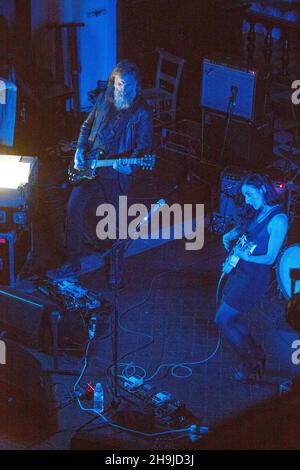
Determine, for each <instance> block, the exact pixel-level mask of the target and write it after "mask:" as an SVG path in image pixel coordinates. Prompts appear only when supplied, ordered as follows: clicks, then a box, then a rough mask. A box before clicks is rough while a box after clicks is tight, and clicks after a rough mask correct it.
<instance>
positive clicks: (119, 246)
mask: <svg viewBox="0 0 300 470" xmlns="http://www.w3.org/2000/svg"><path fill="white" fill-rule="evenodd" d="M165 204H166V201H165V200H164V199H160V200H159V201H157V203H156V204H155V205H154V207H152V209H151V211H150V212H149V213H148V214H147V216H146V217H144V219H143V220H142V222H140V223H139V224H138V226H137V227H136V229H135V231H134V233H131V234H129V238H130V239H129V240H115V242H114V243H113V246H112V248H111V251H110V253H108V254H109V255H110V275H109V278H110V285H111V289H112V295H113V310H114V349H113V368H114V386H113V399H112V402H111V407H112V408H113V409H116V408H117V407H118V406H119V404H120V394H119V367H118V354H119V328H118V327H119V285H120V283H119V277H120V254H121V253H120V252H121V251H122V250H123V253H122V256H123V257H124V256H125V253H126V251H127V250H128V248H129V246H130V245H131V243H132V242H133V241H134V240H136V239H137V238H138V234H139V232H140V229H141V228H142V227H143V226H144V225H145V224H146V223H147V222H148V221H149V220H151V217H152V215H153V214H154V213H155V212H156V211H158V210H159V209H160V208H161V207H162V206H163V205H165Z"/></svg>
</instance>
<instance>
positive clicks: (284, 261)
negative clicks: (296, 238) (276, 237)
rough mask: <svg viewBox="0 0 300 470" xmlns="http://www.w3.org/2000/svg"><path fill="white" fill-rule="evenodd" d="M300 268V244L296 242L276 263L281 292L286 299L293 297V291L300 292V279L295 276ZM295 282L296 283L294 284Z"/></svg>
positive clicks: (284, 251) (286, 249)
mask: <svg viewBox="0 0 300 470" xmlns="http://www.w3.org/2000/svg"><path fill="white" fill-rule="evenodd" d="M299 269H300V245H299V244H295V245H291V246H288V247H287V248H285V249H284V250H283V251H282V252H281V254H280V256H279V258H278V261H277V263H276V277H277V284H278V289H279V292H281V293H282V295H283V297H284V298H285V299H286V300H289V299H290V298H291V295H292V292H294V293H295V294H298V293H300V280H297V279H295V282H293V278H292V277H291V276H294V273H295V271H299ZM294 284H295V285H294Z"/></svg>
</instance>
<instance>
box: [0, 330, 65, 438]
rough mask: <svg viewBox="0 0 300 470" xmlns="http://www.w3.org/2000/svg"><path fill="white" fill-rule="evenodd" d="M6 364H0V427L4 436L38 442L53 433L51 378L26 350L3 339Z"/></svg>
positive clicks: (54, 426)
mask: <svg viewBox="0 0 300 470" xmlns="http://www.w3.org/2000/svg"><path fill="white" fill-rule="evenodd" d="M3 341H4V344H5V346H6V364H5V365H3V364H2V365H1V366H0V430H1V431H3V432H4V433H5V435H7V436H8V437H14V438H20V439H22V441H27V440H28V439H29V440H33V441H34V442H39V441H40V440H43V439H45V438H46V437H48V436H50V435H51V434H53V432H55V429H56V426H57V421H56V416H55V415H56V414H55V413H54V412H53V408H54V402H53V397H52V392H51V380H50V377H49V376H47V375H46V374H45V373H44V372H43V370H42V366H41V363H40V362H39V361H38V360H37V359H36V358H35V357H34V356H33V355H32V354H31V353H30V352H28V351H26V349H24V348H23V347H21V346H20V345H18V344H17V343H15V342H13V341H11V340H8V339H6V338H4V340H3Z"/></svg>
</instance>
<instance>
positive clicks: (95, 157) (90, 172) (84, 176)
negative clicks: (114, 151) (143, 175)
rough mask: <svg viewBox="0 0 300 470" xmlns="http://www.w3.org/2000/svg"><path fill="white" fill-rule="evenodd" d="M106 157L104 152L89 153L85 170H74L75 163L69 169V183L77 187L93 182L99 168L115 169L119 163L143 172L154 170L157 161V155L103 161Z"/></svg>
mask: <svg viewBox="0 0 300 470" xmlns="http://www.w3.org/2000/svg"><path fill="white" fill-rule="evenodd" d="M104 155H105V154H104V152H103V151H102V150H96V151H95V150H94V151H91V152H89V153H87V156H86V163H85V168H84V169H83V170H76V169H75V168H74V162H72V163H71V164H70V166H69V169H68V177H69V182H70V183H71V184H73V185H77V184H79V183H81V182H82V181H84V180H92V179H94V178H95V177H96V176H97V173H96V170H97V168H107V167H113V166H114V164H115V163H117V162H119V163H122V164H124V165H127V164H129V165H137V166H140V167H141V168H142V169H143V170H152V169H153V167H154V165H155V161H156V157H155V155H144V156H143V157H139V158H115V159H112V158H109V159H101V158H103V156H104Z"/></svg>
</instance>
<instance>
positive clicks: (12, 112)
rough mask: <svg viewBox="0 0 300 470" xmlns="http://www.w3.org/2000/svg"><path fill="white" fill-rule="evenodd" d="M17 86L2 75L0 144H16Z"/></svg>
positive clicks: (0, 82)
mask: <svg viewBox="0 0 300 470" xmlns="http://www.w3.org/2000/svg"><path fill="white" fill-rule="evenodd" d="M16 103H17V87H16V85H15V84H14V83H13V82H11V81H8V80H5V79H4V78H1V77H0V145H6V146H12V145H14V133H15V121H16Z"/></svg>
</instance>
